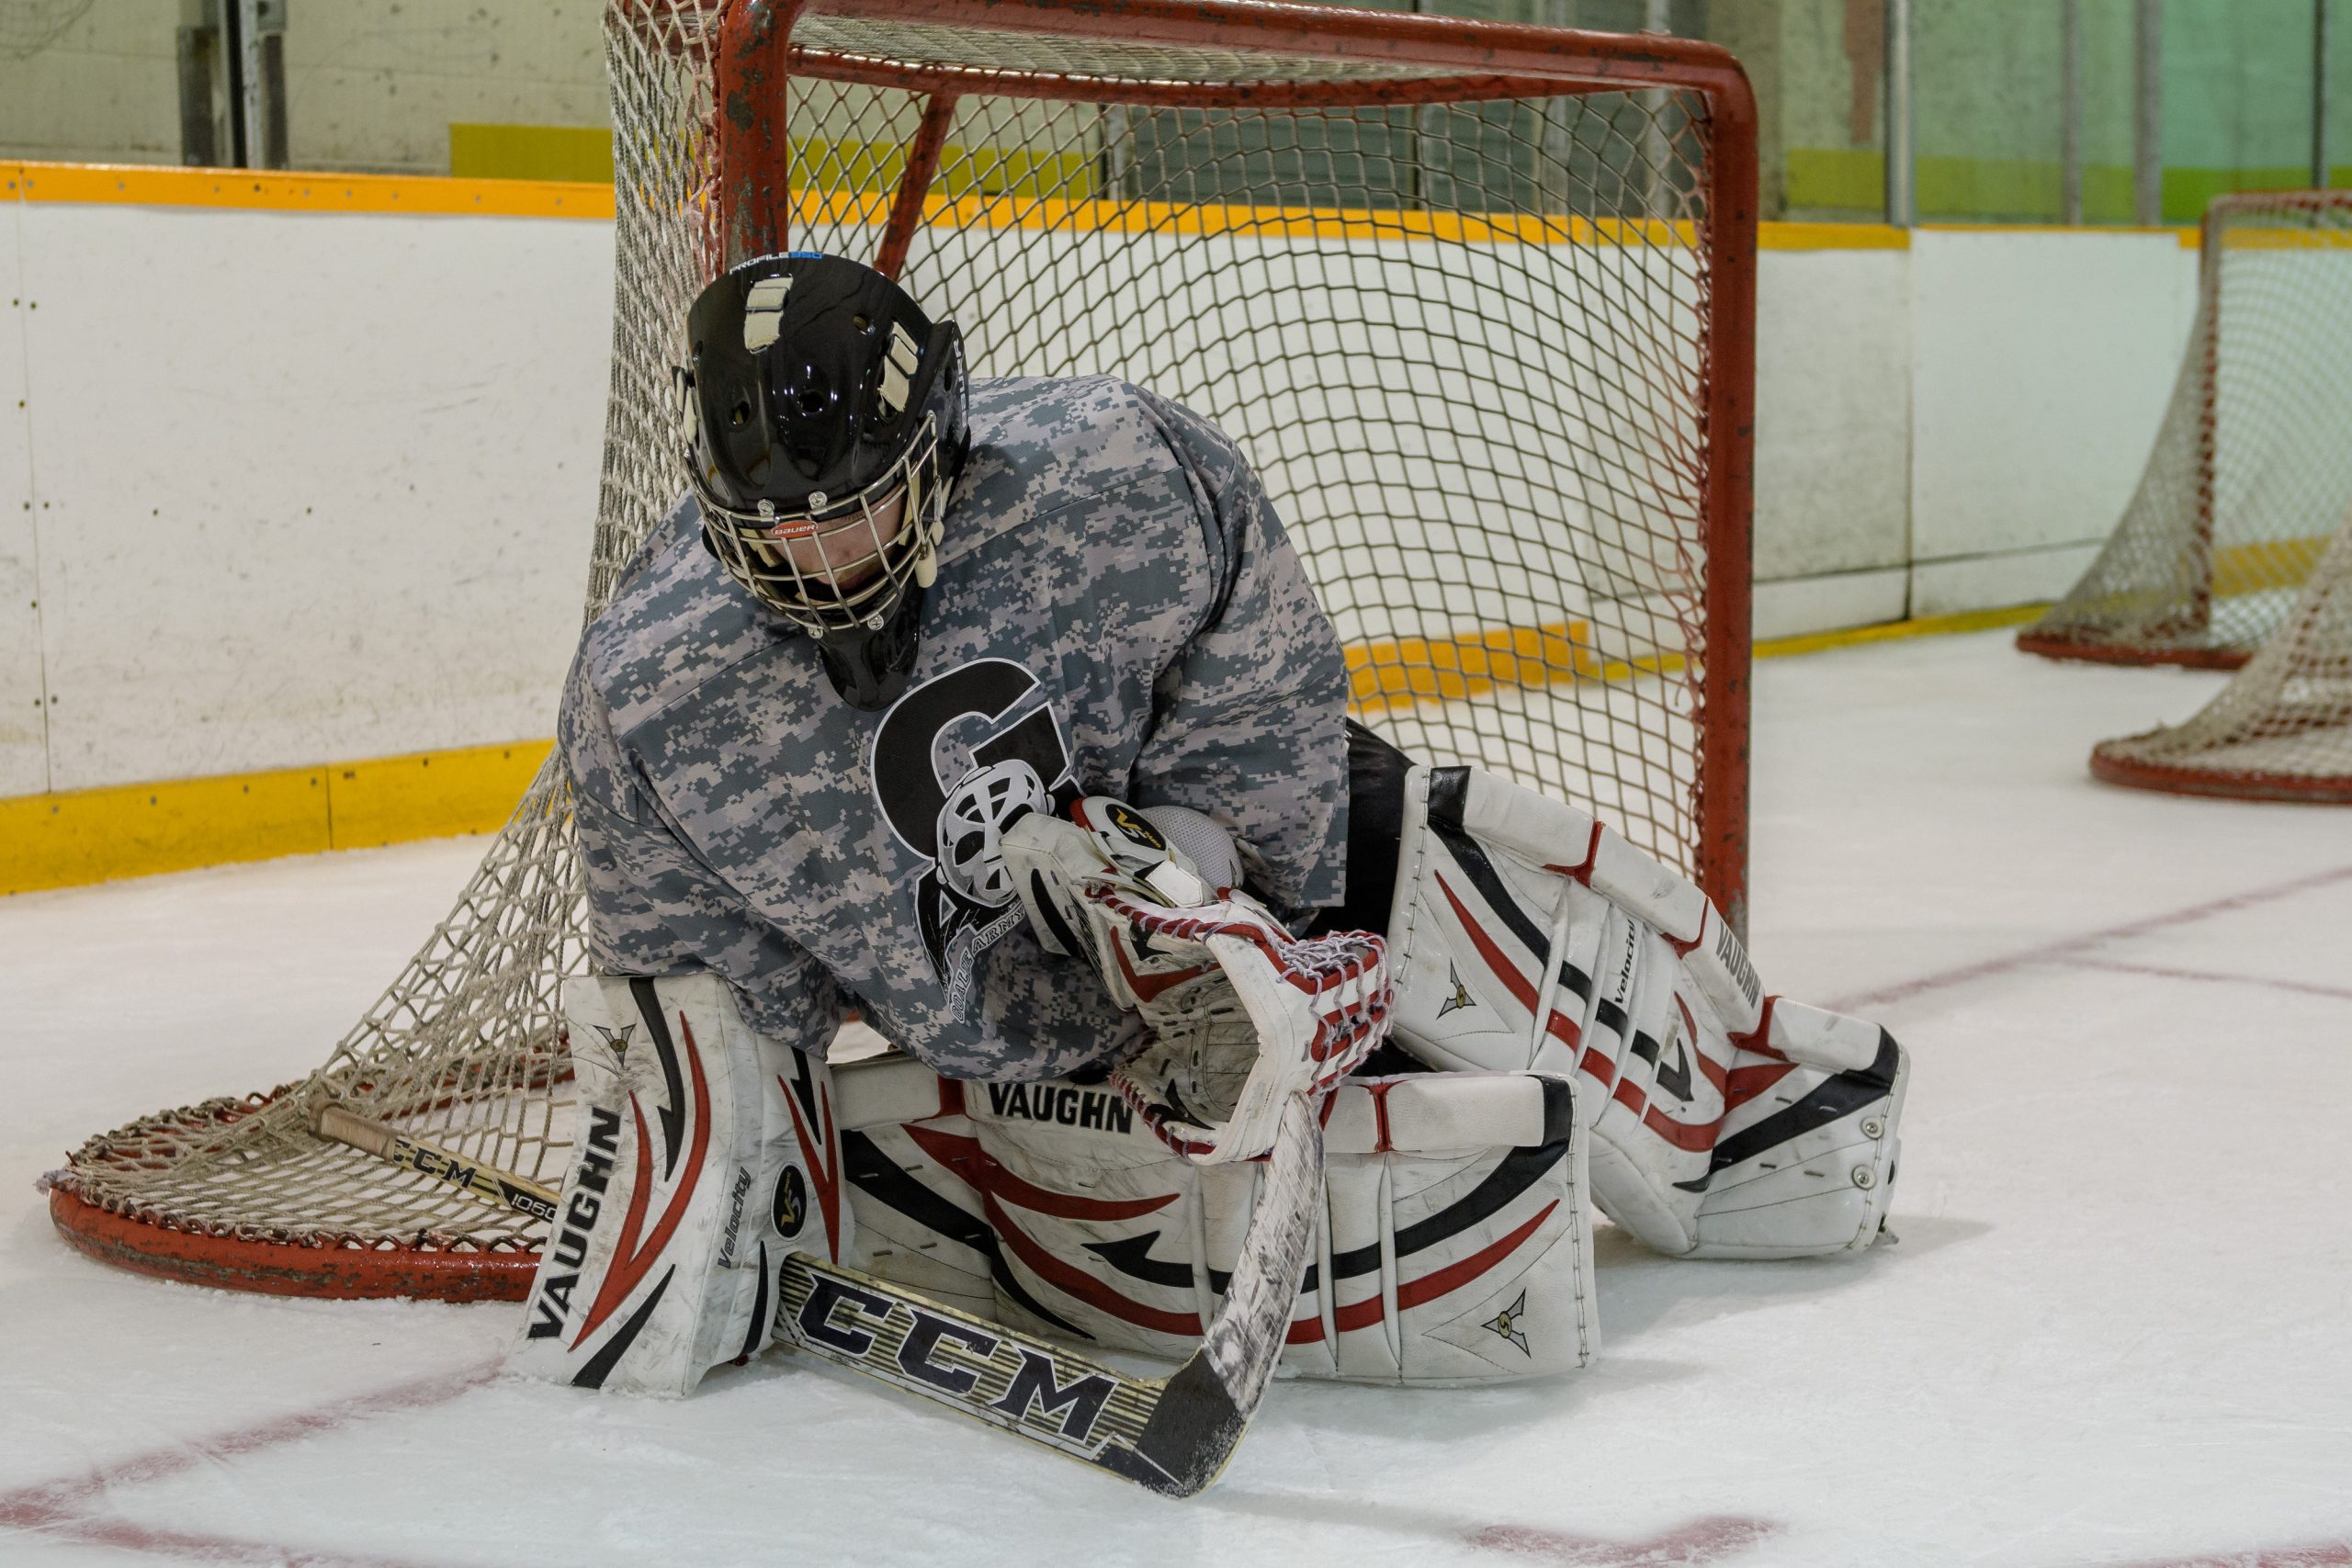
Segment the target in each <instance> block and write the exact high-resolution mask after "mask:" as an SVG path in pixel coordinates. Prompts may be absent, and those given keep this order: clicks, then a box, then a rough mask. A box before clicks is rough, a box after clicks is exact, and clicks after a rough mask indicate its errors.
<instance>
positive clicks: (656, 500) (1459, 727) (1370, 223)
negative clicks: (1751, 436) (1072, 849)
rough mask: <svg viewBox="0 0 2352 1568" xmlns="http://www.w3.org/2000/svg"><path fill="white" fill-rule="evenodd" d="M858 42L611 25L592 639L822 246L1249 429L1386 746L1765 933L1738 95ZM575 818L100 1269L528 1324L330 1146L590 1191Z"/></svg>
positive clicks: (247, 1103)
mask: <svg viewBox="0 0 2352 1568" xmlns="http://www.w3.org/2000/svg"><path fill="white" fill-rule="evenodd" d="M825 9H826V10H827V11H828V12H847V11H850V10H854V11H855V12H856V13H857V14H856V15H855V16H851V15H846V14H814V13H812V14H809V15H806V16H800V17H794V16H792V15H791V14H789V12H788V11H787V10H786V9H782V8H775V9H772V8H770V7H768V6H760V5H743V4H738V5H733V6H728V7H727V8H725V9H720V8H719V7H718V6H716V4H715V3H714V0H674V3H664V0H616V3H615V5H614V6H613V8H612V10H611V12H610V13H609V15H608V17H607V21H606V33H607V43H608V50H609V56H610V61H611V73H612V84H613V115H614V124H615V138H614V151H615V165H616V209H617V212H616V223H617V244H616V305H615V315H614V328H613V365H612V388H611V398H610V403H609V410H608V415H607V423H606V430H605V465H604V478H603V491H602V497H601V502H600V511H599V517H598V526H597V533H596V541H595V547H594V560H593V563H592V568H591V572H590V583H589V592H588V604H587V610H588V613H589V614H590V615H594V613H595V612H596V611H597V610H598V609H599V608H600V607H601V606H602V605H603V604H605V602H606V600H607V599H608V598H609V596H610V595H611V593H612V592H613V589H614V585H615V582H616V578H617V575H618V573H619V571H620V570H621V568H622V567H623V565H624V564H625V563H626V561H627V560H628V557H629V555H630V553H631V552H632V550H633V549H634V548H635V547H636V546H637V544H638V542H639V540H640V539H641V538H642V537H643V536H644V535H645V533H646V531H647V530H648V529H649V528H650V526H651V525H652V524H653V523H654V522H655V521H656V520H658V519H659V518H660V517H662V515H663V514H664V513H667V512H668V511H669V510H670V509H671V508H672V507H673V506H674V505H675V504H676V503H677V501H678V499H679V497H680V496H681V495H682V494H683V492H684V478H683V474H684V470H683V468H682V464H681V454H680V444H679V435H678V422H677V417H676V413H675V410H674V404H673V392H672V389H671V380H670V367H671V366H672V365H673V363H674V361H675V360H676V358H677V357H678V355H677V352H676V346H675V345H676V341H677V338H678V336H679V334H680V332H681V330H682V323H683V321H684V311H685V309H686V306H687V304H688V302H689V301H690V300H691V299H693V297H694V295H695V292H696V291H697V289H698V288H699V287H700V286H701V284H702V283H703V282H704V281H705V280H706V279H707V278H708V277H709V276H711V275H712V274H713V272H714V271H715V270H716V269H717V268H718V267H719V266H721V265H725V264H726V263H728V262H729V261H732V260H735V259H739V258H741V256H744V255H747V254H759V253H761V252H763V251H766V250H772V249H780V248H785V247H786V246H787V245H789V246H791V247H793V248H802V249H812V248H813V249H823V250H829V251H836V252H842V253H845V254H851V255H854V256H858V257H861V258H867V259H873V260H875V261H876V265H881V266H883V267H884V269H885V270H888V271H895V272H898V273H899V274H900V275H901V276H903V278H904V280H905V282H906V283H907V285H908V287H909V288H910V290H911V291H912V292H913V293H914V295H915V296H916V297H917V298H918V299H921V300H922V301H923V303H924V304H925V306H926V307H927V308H928V309H929V310H931V311H933V313H934V314H938V315H945V316H950V317H953V318H954V319H955V320H956V321H957V322H958V323H959V324H960V325H961V327H962V328H963V330H964V333H965V334H966V338H967V344H968V345H969V352H970V354H971V357H972V364H973V370H974V373H975V374H976V375H979V376H1001V375H1012V374H1021V375H1047V376H1063V375H1078V374H1089V373H1098V372H1100V373H1108V374H1115V375H1118V376H1122V377H1125V378H1128V379H1131V380H1134V381H1136V382H1138V383H1141V384H1145V385H1148V386H1150V387H1153V388H1155V389H1158V390H1159V391H1161V392H1163V393H1165V394H1166V395H1168V396H1170V397H1171V398H1174V399H1176V400H1179V401H1182V402H1184V403H1186V404H1188V405H1190V406H1192V407H1193V408H1194V409H1196V410H1198V411H1199V412H1202V413H1204V414H1205V415H1206V416H1208V417H1209V418H1211V419H1213V420H1215V421H1216V423H1219V424H1220V425H1221V426H1223V427H1224V428H1225V429H1226V430H1227V431H1228V432H1229V433H1230V434H1232V435H1233V436H1234V437H1236V439H1237V440H1238V442H1239V443H1240V445H1241V446H1242V447H1243V448H1244V449H1245V451H1246V452H1247V453H1248V455H1249V457H1250V460H1251V461H1252V463H1253V464H1254V465H1255V466H1256V467H1257V468H1258V470H1259V472H1260V473H1261V477H1262V478H1263V479H1264V481H1265V483H1266V487H1267V490H1268V491H1269V492H1270V493H1271V495H1272V498H1273V501H1274V502H1275V504H1276V506H1277V508H1278V510H1279V511H1280V513H1281V514H1282V516H1283V520H1284V521H1285V523H1286V525H1288V527H1289V529H1290V531H1291V536H1292V537H1293V539H1294V541H1295V543H1296V545H1297V546H1298V547H1299V549H1300V552H1301V554H1302V556H1303V558H1305V559H1306V563H1307V568H1308V570H1309V572H1310V573H1311V575H1312V576H1313V577H1314V579H1315V581H1316V583H1317V589H1318V591H1319V592H1320V593H1321V595H1322V597H1323V602H1324V604H1325V605H1326V607H1327V608H1328V609H1329V612H1330V613H1331V615H1332V617H1333V619H1334V621H1335V622H1336V623H1337V625H1338V626H1339V628H1340V635H1341V637H1343V639H1345V641H1346V642H1347V645H1348V649H1349V655H1348V656H1349V660H1350V664H1351V671H1352V680H1353V682H1354V693H1355V698H1356V710H1357V712H1358V713H1359V714H1360V715H1361V716H1363V717H1364V718H1365V719H1366V720H1367V721H1368V722H1370V723H1372V724H1374V726H1375V728H1381V729H1383V730H1385V732H1387V733H1388V734H1389V735H1390V736H1391V737H1392V738H1393V739H1396V740H1397V741H1398V743H1400V744H1402V745H1404V746H1405V747H1406V748H1407V749H1408V750H1411V751H1412V752H1414V753H1415V754H1416V755H1418V756H1419V757H1421V758H1423V759H1425V760H1428V761H1478V762H1482V763H1484V764H1485V765H1487V766H1489V767H1492V768H1496V769H1498V770H1500V771H1502V772H1505V773H1510V774H1511V775H1512V776H1514V777H1516V778H1519V779H1521V780H1522V781H1523V782H1525V783H1528V784H1532V785H1536V786H1538V787H1542V788H1545V789H1548V790H1552V791H1555V792H1556V793H1559V794H1562V795H1567V796H1568V797H1570V798H1573V799H1576V800H1577V801H1579V802H1580V803H1587V804H1589V805H1591V806H1592V807H1594V808H1595V809H1596V810H1598V811H1600V813H1602V814H1603V815H1605V816H1606V817H1607V818H1609V819H1610V820H1611V821H1612V822H1613V823H1615V824H1616V825H1617V826H1618V827H1619V828H1620V829H1623V830H1624V831H1625V832H1626V833H1627V834H1628V835H1629V836H1630V837H1632V838H1633V839H1634V840H1635V841H1636V842H1638V843H1641V844H1643V845H1644V846H1645V847H1646V848H1648V849H1650V850H1651V851H1653V852H1656V853H1657V854H1658V855H1659V856H1660V857H1661V858H1663V859H1665V860H1667V861H1668V862H1669V863H1673V864H1675V865H1677V866H1679V867H1681V868H1682V869H1684V870H1685V871H1686V872H1689V873H1691V874H1693V875H1695V876H1696V877H1697V878H1698V879H1699V880H1700V881H1701V882H1702V884H1703V885H1704V886H1706V887H1707V888H1708V890H1709V891H1710V892H1711V893H1712V894H1713V896H1714V897H1715V898H1716V899H1717V901H1718V902H1719V903H1720V904H1722V905H1723V906H1724V909H1725V912H1726V913H1727V914H1729V915H1731V916H1732V917H1734V918H1735V919H1737V918H1740V917H1741V916H1742V915H1743V914H1744V909H1745V877H1746V827H1747V799H1746V786H1747V588H1748V583H1747V568H1748V542H1747V518H1748V513H1747V503H1748V428H1749V424H1750V421H1751V417H1752V416H1751V412H1750V409H1749V406H1748V399H1749V396H1750V385H1751V382H1752V378H1753V359H1752V344H1753V332H1752V312H1753V288H1754V274H1753V265H1754V263H1753V257H1754V233H1755V231H1754V214H1755V209H1754V192H1755V146H1754V140H1753V124H1752V120H1753V109H1752V105H1751V103H1750V101H1749V99H1748V96H1747V87H1746V83H1745V80H1744V79H1743V78H1742V77H1740V75H1739V73H1738V70H1737V67H1736V65H1734V64H1732V63H1731V62H1730V61H1729V58H1728V57H1727V56H1724V55H1723V54H1722V53H1721V52H1720V51H1715V50H1713V49H1711V48H1709V47H1707V46H1704V45H1699V44H1692V43H1687V42H1680V41H1678V40H1672V39H1613V38H1607V37H1603V36H1600V35H1586V34H1577V33H1572V32H1564V31H1560V30H1557V29H1539V28H1501V27H1487V26H1482V25H1479V24H1472V23H1462V22H1453V21H1446V20H1442V19H1438V18H1432V17H1418V16H1400V15H1395V14H1380V13H1363V12H1340V11H1326V12H1315V13H1302V12H1301V11H1299V10H1297V9H1295V8H1290V9H1284V8H1277V7H1264V8H1257V7H1251V6H1246V5H1244V6H1230V5H1221V4H1175V3H1170V0H1113V3H1111V4H1107V5H1105V4H1101V3H1099V0H1098V3H1096V4H1092V5H1090V6H1083V7H1079V6H1070V7H1058V6H1054V5H1052V4H1050V3H1042V0H1011V3H999V4H993V5H981V4H977V3H974V0H839V3H838V4H833V5H828V6H826V8H825ZM1303 16H1309V17H1312V25H1311V26H1310V25H1309V24H1308V22H1306V21H1304V20H1302V19H1301V18H1302V17H1303ZM779 84H783V85H782V86H781V88H780V89H779ZM719 104H727V105H729V106H730V110H729V113H728V114H726V115H720V114H718V113H717V112H716V107H715V106H717V105H719ZM565 788H566V786H565V783H564V780H563V778H562V776H561V773H560V768H559V767H558V765H557V763H556V762H555V761H552V760H551V761H550V763H549V766H548V769H547V770H546V771H545V772H543V773H542V774H541V776H540V777H539V779H538V781H537V783H536V784H534V785H533V786H532V788H531V790H530V792H529V793H528V795H526V797H525V799H524V801H523V803H522V806H521V807H519V809H518V810H517V812H516V814H515V818H514V820H513V821H512V822H511V823H510V824H509V825H508V826H507V828H506V829H505V830H504V831H503V833H502V834H501V836H500V838H499V840H497V842H496V843H495V844H494V845H493V846H492V850H491V852H490V853H489V855H488V857H487V858H486V859H485V861H484V862H483V863H482V866H481V870H480V872H479V873H477V874H476V875H475V877H474V879H473V881H472V882H471V884H470V885H469V886H468V888H467V889H466V892H465V894H464V896H463V897H461V898H460V900H459V901H458V907H457V908H456V910H455V911H454V912H453V913H452V914H451V916H450V917H449V919H447V921H445V922H444V923H443V924H442V925H441V926H440V927H438V928H437V929H436V930H435V932H434V934H433V937H432V939H431V941H430V942H428V943H427V944H426V946H425V948H424V951H423V952H422V953H419V955H418V956H417V957H416V959H415V960H414V961H413V963H412V964H410V965H409V967H408V968H407V969H406V970H405V971H404V972H403V973H402V974H401V976H400V977H399V978H398V979H397V980H396V981H395V982H394V983H393V985H392V987H391V988H390V990H389V991H388V992H387V993H386V994H385V996H384V998H382V999H381V1000H380V1001H379V1003H378V1004H377V1005H376V1007H375V1008H374V1009H373V1010H371V1011H370V1012H369V1013H368V1016H367V1017H366V1018H364V1019H363V1020H361V1021H360V1022H359V1023H358V1025H357V1026H356V1028H355V1029H354V1030H353V1031H352V1032H351V1033H350V1034H349V1035H348V1036H346V1037H345V1040H344V1041H343V1042H342V1043H341V1044H339V1045H338V1046H337V1047H336V1049H335V1051H334V1055H332V1056H331V1057H330V1059H329V1060H328V1062H327V1063H326V1065H325V1066H323V1067H322V1068H321V1069H320V1070H319V1071H318V1072H317V1073H316V1074H314V1075H313V1076H312V1077H311V1078H310V1079H308V1080H306V1081H305V1082H304V1083H302V1084H300V1085H296V1086H292V1087H290V1088H288V1089H281V1090H279V1091H277V1093H276V1094H274V1095H272V1096H266V1097H262V1096H255V1097H248V1098H246V1099H243V1100H216V1101H212V1102H209V1103H207V1104H204V1105H200V1106H195V1107H190V1108H187V1109H183V1110H179V1111H169V1112H165V1113H163V1114H161V1115H158V1116H155V1117H151V1118H148V1119H147V1120H145V1121H142V1122H136V1123H133V1124H132V1125H130V1126H129V1127H125V1128H122V1129H119V1130H118V1131H117V1132H115V1133H112V1134H107V1135H106V1136H103V1137H99V1138H95V1139H93V1140H91V1141H90V1143H89V1144H88V1145H85V1147H84V1148H83V1149H82V1150H80V1151H79V1152H78V1153H77V1154H76V1155H74V1156H73V1162H72V1164H71V1165H70V1167H69V1168H67V1169H65V1170H63V1171H61V1172H59V1173H57V1175H56V1177H55V1178H54V1180H53V1185H52V1190H51V1209H52V1213H53V1215H54V1216H55V1217H56V1219H57V1221H58V1224H60V1226H61V1228H62V1229H63V1230H64V1231H65V1233H66V1234H67V1235H68V1236H69V1237H71V1238H72V1239H73V1240H74V1242H75V1244H76V1245H78V1246H81V1247H84V1248H85V1250H88V1251H90V1252H92V1253H94V1254H96V1255H98V1256H101V1257H105V1258H109V1259H110V1260H112V1261H116V1262H119V1263H122V1264H125V1265H127V1266H130V1267H133V1268H139V1269H146V1270H149V1271H151V1272H162V1273H165V1274H169V1275H171V1276H173V1277H177V1278H184V1279H194V1280H202V1281H204V1282H209V1283H216V1284H226V1285H232V1286H236V1287H241V1288H249V1289H264V1290H278V1291H299V1292H309V1293H322V1294H368V1295H380V1294H417V1295H435V1296H447V1297H464V1296H492V1295H519V1294H520V1293H521V1292H522V1290H523V1287H524V1285H525V1284H526V1282H527V1279H528V1274H529V1270H530V1269H531V1267H532V1265H533V1263H534V1262H535V1249H536V1247H537V1241H538V1233H537V1227H535V1226H532V1225H528V1224H524V1223H522V1222H520V1221H516V1220H514V1219H512V1218H510V1217H506V1216H502V1215H500V1214H498V1213H494V1212H492V1211H491V1210H490V1209H489V1208H487V1207H486V1206H484V1205H481V1204H479V1203H477V1202H475V1201H472V1200H470V1199H469V1198H467V1197H465V1196H464V1195H462V1194H459V1193H455V1192H453V1191H452V1190H449V1189H447V1188H446V1187H440V1186H436V1185H434V1184H430V1183H427V1182H425V1181H424V1180H422V1179H415V1178H412V1177H408V1176H405V1175H403V1174H402V1173H401V1172H399V1171H397V1170H394V1169H393V1168H390V1167H388V1166H384V1165H380V1164H378V1163H376V1162H374V1161H371V1160H370V1159H368V1157H367V1156H362V1155H359V1154H357V1153H356V1152H354V1151H351V1150H348V1149H345V1148H342V1147H339V1146H333V1145H323V1144H321V1143H320V1142H318V1141H317V1140H315V1139H313V1138H312V1137H311V1136H310V1135H309V1134H308V1133H307V1132H305V1131H304V1128H303V1122H302V1114H301V1108H302V1104H303V1102H305V1101H306V1100H308V1099H309V1098H310V1097H311V1096H314V1095H317V1094H320V1093H333V1094H334V1095H338V1096H340V1097H342V1098H344V1099H345V1100H347V1101H349V1102H351V1103H353V1105H354V1106H355V1108H356V1109H357V1110H359V1111H363V1112H364V1113H366V1114H368V1115H370V1116H372V1117H375V1118H377V1119H379V1120H381V1121H385V1122H391V1123H393V1124H395V1125H396V1126H398V1127H399V1128H401V1130H403V1131H406V1132H409V1133H411V1134H417V1135H421V1136H424V1137H426V1138H430V1139H432V1140H434V1141H435V1142H437V1143H440V1144H442V1145H447V1146H449V1147H451V1148H454V1149H456V1150H457V1151H458V1152H459V1153H460V1154H462V1155H463V1156H466V1157H468V1158H472V1159H478V1160H481V1161H482V1162H484V1163H486V1164H489V1165H492V1166H496V1167H499V1168H504V1169H507V1170H512V1171H515V1172H517V1173H520V1174H523V1175H525V1176H528V1177H531V1178H534V1179H538V1180H541V1181H544V1182H549V1183H552V1182H555V1181H557V1180H560V1176H561V1172H562V1169H563V1167H564V1164H565V1162H566V1157H567V1156H566V1146H567V1145H566V1141H567V1138H568V1136H569V1132H568V1127H569V1120H570V1112H571V1101H570V1096H569V1071H568V1068H567V1066H566V1061H565V1055H564V1051H563V1047H562V1043H561V1040H560V1034H559V1028H558V1025H559V1015H558V1011H557V1003H556V997H557V986H558V981H559V979H560V976H562V975H563V974H565V973H567V972H575V971H577V970H578V969H580V968H581V967H582V939H581V934H580V919H581V895H580V889H579V883H578V876H577V871H576V867H575V863H574V862H575V857H574V853H573V850H572V845H571V838H570V819H569V815H568V813H567V810H566V807H565Z"/></svg>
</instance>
